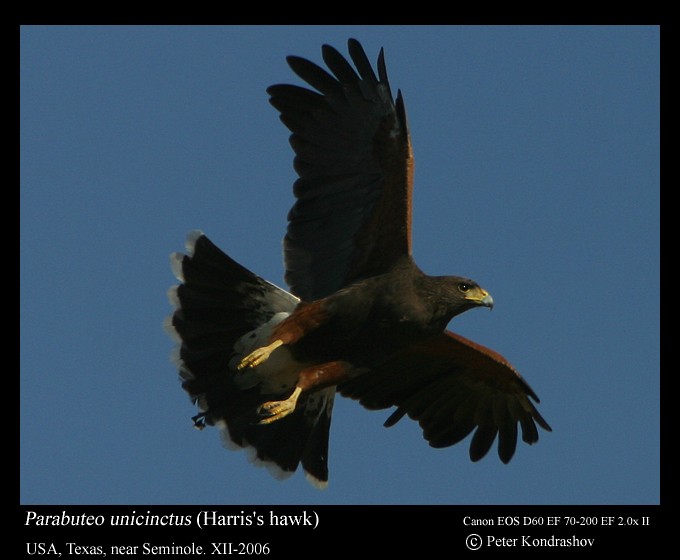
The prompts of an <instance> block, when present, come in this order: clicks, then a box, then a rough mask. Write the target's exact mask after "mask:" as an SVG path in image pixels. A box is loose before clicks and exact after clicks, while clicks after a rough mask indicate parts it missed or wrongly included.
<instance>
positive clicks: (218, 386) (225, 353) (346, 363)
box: [168, 40, 550, 486]
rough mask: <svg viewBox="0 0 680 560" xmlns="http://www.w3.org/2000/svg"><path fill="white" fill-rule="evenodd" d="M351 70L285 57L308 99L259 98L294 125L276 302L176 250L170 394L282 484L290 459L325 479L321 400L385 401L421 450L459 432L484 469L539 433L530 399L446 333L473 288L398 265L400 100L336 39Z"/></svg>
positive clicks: (401, 236)
mask: <svg viewBox="0 0 680 560" xmlns="http://www.w3.org/2000/svg"><path fill="white" fill-rule="evenodd" d="M349 53H350V57H351V59H352V61H353V63H354V66H355V68H356V70H355V69H354V68H353V67H352V66H351V65H350V63H349V62H348V61H347V60H346V59H345V58H344V57H343V56H342V55H341V54H340V53H339V52H338V51H337V50H335V49H334V48H333V47H330V46H327V45H325V46H324V47H323V49H322V54H323V59H324V61H325V63H326V65H327V66H328V68H329V69H330V71H331V72H332V74H329V73H328V72H327V71H326V70H324V69H322V68H321V67H319V66H317V65H316V64H314V63H312V62H309V61H307V60H305V59H302V58H298V57H288V62H289V64H290V66H291V68H292V69H293V71H294V72H295V73H296V74H298V76H300V77H301V78H302V79H303V80H304V81H306V82H307V83H308V84H309V85H310V86H312V87H313V88H314V89H315V90H316V91H312V90H308V89H305V88H302V87H299V86H294V85H275V86H271V87H270V88H269V89H268V90H267V91H268V93H269V94H270V102H271V104H272V105H273V106H274V107H275V108H276V109H277V110H279V112H280V114H281V120H282V122H283V123H284V124H285V125H286V126H287V127H288V128H289V129H290V130H291V132H292V135H291V137H290V143H291V146H292V147H293V150H294V151H295V154H296V155H295V160H294V167H295V170H296V171H297V173H298V175H299V179H298V180H297V181H296V182H295V184H294V187H293V191H294V194H295V197H296V202H295V204H294V206H293V207H292V209H291V211H290V213H289V216H288V220H289V222H288V230H287V233H286V236H285V239H284V258H285V265H286V273H285V278H286V282H287V283H288V284H289V286H290V290H291V292H292V293H288V292H286V291H284V290H282V289H281V288H278V287H276V286H274V285H272V284H270V283H268V282H266V281H265V280H263V279H261V278H259V277H257V276H256V275H254V274H253V273H251V272H250V271H248V270H246V269H244V268H243V267H242V266H240V265H239V264H238V263H236V262H234V261H233V260H232V259H230V258H229V257H228V256H227V255H225V254H224V253H222V251H220V250H219V249H218V248H217V247H216V246H215V245H213V244H212V243H211V242H210V241H209V240H208V239H207V238H206V237H205V236H204V235H203V234H201V233H200V232H194V233H192V234H190V236H189V239H188V242H187V254H186V255H181V254H174V255H173V257H172V258H173V268H174V270H175V273H176V275H177V277H178V278H179V280H180V282H181V284H180V285H179V286H178V287H176V288H174V289H172V290H171V292H170V299H171V301H172V302H173V304H174V305H175V306H176V308H177V309H176V311H175V313H174V314H173V315H172V317H171V318H170V320H169V322H168V327H169V330H170V331H171V333H172V334H173V335H175V336H176V339H177V341H178V342H179V351H178V355H177V357H176V361H177V364H178V367H179V369H180V373H181V377H182V378H183V380H184V382H183V387H184V388H185V390H186V391H187V392H188V393H189V394H190V395H191V396H192V398H193V399H194V401H195V402H196V403H197V404H198V406H199V408H200V409H201V412H200V414H198V415H197V416H195V417H194V420H195V424H196V426H197V427H201V428H202V427H203V426H204V425H206V424H208V425H219V426H221V427H222V428H223V430H224V432H225V435H226V437H225V441H228V442H230V443H232V444H235V445H236V446H238V447H244V448H249V449H251V452H252V454H253V459H254V460H255V461H256V462H262V463H264V464H266V465H268V466H270V467H272V468H273V469H274V470H275V471H276V473H277V474H280V475H284V476H285V475H288V474H291V473H292V472H293V471H295V469H296V468H297V466H298V464H300V463H301V464H302V466H303V468H304V470H305V471H306V473H307V475H308V477H309V478H310V480H311V481H312V482H313V483H315V484H316V485H318V486H324V485H325V484H326V482H327V480H328V434H329V429H330V420H331V413H332V406H333V399H334V394H335V392H336V390H337V391H339V392H340V393H341V394H342V395H344V396H346V397H350V398H353V399H357V400H358V401H359V402H360V403H361V404H362V405H363V406H365V407H367V408H369V409H382V408H389V407H393V406H396V410H395V411H394V412H393V414H392V415H391V416H390V417H389V418H388V419H387V421H386V422H385V425H386V426H392V425H394V424H395V423H396V422H397V421H399V420H400V419H401V418H402V417H403V416H405V415H408V416H409V417H411V418H413V419H414V420H416V421H418V422H419V424H420V425H421V427H422V429H423V435H424V437H425V439H427V441H428V442H429V443H430V445H432V446H433V447H446V446H449V445H453V444H455V443H457V442H459V441H461V440H462V439H463V438H465V437H466V436H468V435H469V434H470V433H471V432H472V431H473V430H474V435H473V436H472V439H471V442H470V457H471V459H472V460H473V461H476V460H479V459H481V458H482V457H483V456H484V455H485V454H486V453H487V452H488V450H489V449H490V447H491V445H492V444H493V442H494V440H495V439H496V438H498V454H499V456H500V458H501V460H502V461H503V462H508V461H509V460H510V459H511V458H512V456H513V454H514V452H515V448H516V442H517V436H518V429H517V426H518V424H519V426H520V428H521V431H522V439H523V440H524V441H525V442H527V443H534V442H536V441H537V440H538V431H537V428H536V424H538V425H539V426H541V427H542V428H543V429H545V430H550V427H549V426H548V424H547V423H546V421H545V420H544V419H543V418H542V416H541V415H540V414H539V412H538V411H537V410H536V408H535V406H534V405H533V404H532V402H531V399H533V400H534V401H536V402H538V398H537V396H536V395H535V393H534V392H533V391H532V389H531V388H530V387H529V386H528V384H527V383H526V382H525V381H524V380H523V379H522V377H521V376H520V375H519V374H518V373H517V372H516V371H515V370H514V369H513V368H512V366H510V364H509V363H508V362H507V361H506V360H505V359H504V358H503V357H502V356H500V355H499V354H497V353H496V352H494V351H492V350H489V349H488V348H485V347H484V346H481V345H479V344H476V343H474V342H472V341H469V340H467V339H465V338H463V337H462V336H460V335H457V334H454V333H451V332H449V331H446V326H447V324H448V323H449V321H450V320H451V319H452V318H453V317H455V316H456V315H458V314H460V313H463V312H464V311H466V310H468V309H472V308H474V307H478V306H486V307H490V306H491V305H492V304H493V300H492V299H491V296H490V295H489V294H488V293H487V292H486V291H485V290H484V289H482V288H481V287H480V286H478V285H477V284H476V283H475V282H474V281H472V280H469V279H467V278H461V277H456V276H446V277H430V276H427V275H425V274H424V273H423V272H421V271H420V269H418V267H417V266H416V265H415V263H414V261H413V258H412V256H411V195H412V188H413V169H414V164H413V155H412V148H411V142H410V137H409V132H408V125H407V120H406V111H405V107H404V101H403V98H402V96H401V93H398V94H397V97H396V100H395V99H394V98H393V96H392V92H391V89H390V85H389V82H388V78H387V71H386V67H385V60H384V54H383V52H382V50H381V52H380V55H379V57H378V64H377V70H378V74H377V76H376V74H375V72H374V70H373V68H372V67H371V64H370V63H369V61H368V59H367V57H366V55H365V53H364V51H363V49H362V47H361V46H360V44H359V43H358V42H357V41H355V40H350V41H349Z"/></svg>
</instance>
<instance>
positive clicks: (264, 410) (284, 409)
mask: <svg viewBox="0 0 680 560" xmlns="http://www.w3.org/2000/svg"><path fill="white" fill-rule="evenodd" d="M300 393H302V389H300V387H296V388H295V391H293V393H292V394H291V396H290V397H288V398H287V399H286V400H285V401H268V402H266V403H263V404H262V405H261V406H260V408H259V409H258V411H257V412H258V414H259V415H260V416H262V417H263V418H261V419H260V421H259V422H258V424H271V423H272V422H276V421H277V420H281V418H285V417H286V416H288V415H289V414H290V413H291V412H293V411H294V410H295V405H296V404H297V400H298V397H299V396H300Z"/></svg>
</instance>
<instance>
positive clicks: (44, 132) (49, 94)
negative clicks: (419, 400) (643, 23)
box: [20, 26, 660, 504]
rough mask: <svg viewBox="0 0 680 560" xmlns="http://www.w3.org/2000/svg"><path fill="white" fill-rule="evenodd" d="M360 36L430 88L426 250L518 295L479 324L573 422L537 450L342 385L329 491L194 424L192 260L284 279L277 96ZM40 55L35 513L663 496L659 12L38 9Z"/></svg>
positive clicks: (494, 289)
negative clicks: (530, 17) (175, 329)
mask: <svg viewBox="0 0 680 560" xmlns="http://www.w3.org/2000/svg"><path fill="white" fill-rule="evenodd" d="M348 37H356V38H357V39H359V40H360V41H361V42H362V43H363V45H364V47H365V49H366V51H367V53H368V55H369V57H370V58H371V60H372V61H374V60H375V59H376V57H377V54H378V51H379V49H380V47H381V46H384V47H385V52H386V60H387V67H388V72H389V75H390V81H391V84H392V87H393V90H395V91H396V89H397V88H400V89H401V90H402V92H403V94H404V97H405V101H406V106H407V111H408V116H409V122H410V126H411V134H412V140H413V145H414V151H415V157H416V183H415V190H414V217H413V246H414V256H415V258H416V261H417V262H418V264H419V265H420V267H421V268H422V269H423V270H425V271H426V272H428V273H430V274H457V275H462V276H468V277H471V278H473V279H475V280H476V281H478V282H479V283H480V284H481V285H482V286H484V287H485V288H486V289H488V290H489V291H490V292H491V294H492V295H493V297H494V301H495V307H494V309H493V312H491V313H489V312H484V311H481V310H475V311H471V312H468V313H466V314H464V315H462V316H460V317H458V318H456V319H455V320H454V321H453V323H452V325H451V328H452V329H453V330H455V331H457V332H459V333H461V334H463V335H464V336H466V337H468V338H472V339H473V340H476V341H478V342H480V343H482V344H485V345H487V346H489V347H491V348H494V349H495V350H497V351H499V352H501V353H502V354H503V355H505V356H506V357H507V358H508V360H509V361H510V362H511V363H513V364H514V365H515V367H516V368H517V369H518V370H519V371H520V372H521V373H522V375H523V376H524V377H525V378H526V379H527V380H528V382H529V383H530V384H531V385H532V387H533V388H534V390H535V391H536V392H537V393H538V395H539V396H540V398H541V404H540V406H539V410H540V411H541V413H542V414H543V416H544V417H545V418H546V419H547V420H548V422H549V423H550V424H551V425H552V427H553V429H554V431H553V432H552V433H545V432H541V434H540V435H541V439H540V441H539V442H538V444H537V445H535V446H531V447H530V446H527V445H525V444H520V445H518V449H517V453H516V455H515V457H514V459H513V460H512V462H511V463H510V464H509V465H503V464H502V463H501V462H500V461H499V460H498V458H497V456H496V454H495V451H494V452H493V453H490V454H489V455H488V456H487V457H486V458H485V459H483V460H482V461H481V462H479V463H476V464H473V463H471V462H470V461H469V458H468V450H467V446H468V441H469V440H466V441H465V442H463V443H462V444H459V445H457V446H455V447H452V448H447V449H443V450H436V449H431V448H430V447H429V446H428V445H427V443H426V442H425V440H424V439H423V438H422V436H421V432H420V429H419V428H418V426H417V425H416V424H415V423H414V422H412V421H408V420H403V421H402V422H400V423H399V424H397V425H396V426H395V427H393V428H390V429H385V428H383V427H382V423H383V422H384V420H385V419H386V418H387V416H389V414H390V412H389V411H374V412H369V411H366V410H364V409H362V408H361V407H360V406H359V405H358V404H357V403H355V402H353V401H348V400H346V399H339V400H336V406H335V410H334V414H333V425H332V428H331V440H330V484H329V487H328V489H327V490H325V491H322V492H320V491H318V490H315V489H314V488H312V487H311V486H310V485H309V484H308V483H307V482H306V481H305V479H304V477H303V476H302V474H301V473H297V474H296V475H295V476H293V477H292V478H291V479H289V480H287V481H285V482H280V481H277V480H275V479H273V478H271V477H270V476H269V474H268V473H267V472H266V471H265V470H263V469H257V468H255V467H253V466H251V465H250V464H248V462H247V459H246V456H245V454H244V453H242V452H235V451H228V450H226V449H224V448H223V447H222V446H221V444H220V440H219V434H218V432H217V430H215V429H210V430H204V431H203V432H198V431H196V430H194V429H193V428H192V424H191V421H190V417H191V416H192V415H193V414H195V409H194V408H193V406H192V405H191V403H190V402H189V399H188V397H187V396H186V394H185V393H184V392H183V391H182V390H181V388H180V385H179V381H178V378H177V373H176V371H175V369H174V367H173V366H172V364H171V363H170V361H169V358H168V356H169V353H170V351H171V349H172V346H173V344H172V341H171V340H170V339H169V338H168V337H167V336H166V335H165V333H164V331H163V329H162V327H161V323H162V321H163V318H164V317H165V316H166V315H167V314H168V313H169V312H170V309H171V308H170V305H169V303H168V301H167V298H166V291H167V289H168V287H169V286H170V285H172V284H173V283H174V278H173V276H172V274H171V272H170V267H169V261H168V255H169V253H171V252H172V251H177V250H182V249H183V244H184V238H185V235H186V232H187V231H189V230H191V229H195V228H199V229H202V230H203V231H204V232H206V233H207V234H208V235H209V236H210V237H211V238H212V239H213V240H214V241H215V242H216V243H217V244H218V245H219V246H220V247H222V249H224V250H225V251H226V252H228V253H229V254H230V255H231V256H233V257H234V258H236V259H237V260H239V261H240V262H241V263H243V264H244V265H245V266H247V267H249V268H250V269H251V270H253V271H254V272H256V273H258V274H259V275H261V276H263V277H265V278H267V279H269V280H270V281H272V282H274V283H277V284H279V285H283V280H282V275H283V266H282V255H281V239H282V237H283V234H284V231H285V225H286V222H285V220H286V214H287V212H288V209H289V208H290V206H291V204H292V202H293V195H292V191H291V185H292V182H293V180H294V179H295V175H294V172H293V169H292V151H291V150H290V148H289V146H288V143H287V137H288V131H287V130H286V129H285V128H284V126H283V125H282V124H281V123H280V122H279V120H278V117H277V113H276V111H275V110H274V109H273V108H272V107H270V106H269V104H268V102H267V96H266V93H265V89H266V87H267V86H269V85H271V84H273V83H280V82H293V83H299V81H298V80H297V78H296V77H294V75H293V73H292V71H291V70H290V69H289V68H288V66H287V65H286V63H285V56H286V55H289V54H297V55H301V56H305V57H307V58H310V59H312V60H314V61H317V62H319V61H320V60H321V54H320V47H321V45H322V44H323V43H330V44H332V45H334V46H336V47H337V48H339V50H340V51H341V52H344V53H346V41H347V38H348ZM20 59H21V90H20V101H21V111H20V123H21V154H20V172H21V191H20V197H21V198H20V200H21V209H20V217H21V227H20V235H21V241H20V254H21V283H20V288H21V292H20V309H21V325H20V337H21V339H20V353H21V386H20V389H21V394H20V403H21V489H20V497H21V501H22V503H25V504H66V503H70V504H127V503H134V504H245V503H252V504H279V503H291V504H293V503H299V504H373V503H376V504H653V503H658V501H659V495H660V474H659V469H660V458H659V454H660V442H659V439H660V438H659V430H660V427H659V426H660V405H659V399H660V381H659V375H660V343H659V332H660V327H659V318H660V315H659V302H660V277H659V274H660V251H659V226H660V218H659V203H660V178H659V169H660V162H659V157H660V156H659V144H660V139H659V127H660V93H659V72H660V70H659V65H660V60H659V59H660V44H659V28H658V27H653V26H647V27H637V26H621V27H617V26H609V27H600V26H589V27H561V26H545V27H544V26H527V27H523V26H502V27H486V26H470V27H446V26H441V27H418V26H413V27H409V26H399V27H389V26H387V27H360V26H345V27H343V26H331V27H322V26H306V27H286V26H282V27H264V26H262V27H259V26H258V27H246V26H240V27H204V26H201V27H192V26H187V27H163V26H159V27H144V26H140V27H116V26H113V27H99V26H97V27H59V26H58V27H51V26H27V27H23V28H22V29H21V52H20Z"/></svg>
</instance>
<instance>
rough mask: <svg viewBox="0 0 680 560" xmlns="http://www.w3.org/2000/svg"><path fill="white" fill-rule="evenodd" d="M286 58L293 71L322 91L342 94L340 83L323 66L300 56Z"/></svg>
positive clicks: (330, 93) (328, 93) (327, 93)
mask: <svg viewBox="0 0 680 560" xmlns="http://www.w3.org/2000/svg"><path fill="white" fill-rule="evenodd" d="M286 60H287V61H288V65H289V66H290V67H291V68H292V70H293V72H295V73H296V74H297V75H298V76H300V78H302V79H303V80H304V81H305V82H307V83H308V84H309V85H310V86H312V87H313V88H316V89H317V90H319V91H320V92H321V93H323V94H326V95H333V96H336V95H340V94H341V92H342V88H341V87H340V83H339V82H338V81H337V80H336V79H335V78H334V77H333V76H331V75H330V74H329V73H328V72H326V71H325V70H324V69H323V68H321V66H318V65H316V64H314V63H313V62H311V61H309V60H307V59H306V58H301V57H299V56H293V55H291V56H288V57H286Z"/></svg>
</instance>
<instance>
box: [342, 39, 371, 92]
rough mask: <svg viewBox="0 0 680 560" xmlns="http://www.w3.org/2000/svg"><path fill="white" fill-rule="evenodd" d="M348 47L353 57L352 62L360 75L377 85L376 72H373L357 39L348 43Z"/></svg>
mask: <svg viewBox="0 0 680 560" xmlns="http://www.w3.org/2000/svg"><path fill="white" fill-rule="evenodd" d="M347 46H348V48H349V55H350V56H351V57H352V60H353V61H354V64H355V66H356V67H357V70H358V71H359V75H360V76H361V77H362V78H363V79H364V80H367V81H369V82H371V83H373V84H377V83H378V78H376V76H375V72H373V67H372V66H371V63H370V61H369V60H368V57H367V56H366V53H365V52H364V48H363V47H362V46H361V43H359V41H357V40H356V39H350V40H349V41H347Z"/></svg>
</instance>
